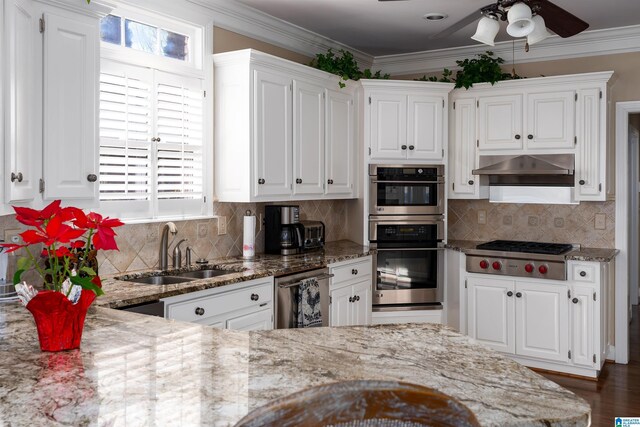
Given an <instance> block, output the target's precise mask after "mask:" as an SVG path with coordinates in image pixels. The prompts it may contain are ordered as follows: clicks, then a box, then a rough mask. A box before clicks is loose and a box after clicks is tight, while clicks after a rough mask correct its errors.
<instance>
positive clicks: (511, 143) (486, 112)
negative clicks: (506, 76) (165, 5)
mask: <svg viewBox="0 0 640 427" xmlns="http://www.w3.org/2000/svg"><path fill="white" fill-rule="evenodd" d="M478 120H479V123H478V139H479V149H480V150H497V149H500V150H509V149H511V150H520V149H522V136H523V135H522V94H515V95H502V96H482V97H480V99H479V100H478Z"/></svg>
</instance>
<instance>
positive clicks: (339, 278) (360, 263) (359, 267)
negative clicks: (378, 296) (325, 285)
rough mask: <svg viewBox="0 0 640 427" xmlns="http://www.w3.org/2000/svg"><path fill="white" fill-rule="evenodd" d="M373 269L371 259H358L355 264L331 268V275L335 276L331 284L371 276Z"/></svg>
mask: <svg viewBox="0 0 640 427" xmlns="http://www.w3.org/2000/svg"><path fill="white" fill-rule="evenodd" d="M372 268H373V267H372V265H371V257H366V258H364V259H358V260H356V261H355V262H352V263H349V264H344V265H341V266H339V267H331V269H330V273H331V274H333V278H331V283H332V284H334V285H335V284H338V283H341V282H346V281H348V280H352V279H361V278H363V277H367V276H371V273H372V271H371V269H372Z"/></svg>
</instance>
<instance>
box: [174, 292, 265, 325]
mask: <svg viewBox="0 0 640 427" xmlns="http://www.w3.org/2000/svg"><path fill="white" fill-rule="evenodd" d="M252 298H253V299H252ZM272 299H273V285H272V284H271V283H265V284H262V285H257V286H252V287H250V288H245V289H240V290H238V291H233V292H225V293H222V294H217V295H212V296H209V297H201V298H196V299H193V300H189V301H185V302H180V303H175V304H171V305H170V306H169V307H168V308H167V317H168V318H169V319H176V320H183V321H186V322H194V321H199V320H202V319H206V318H208V317H212V316H218V315H220V314H224V313H229V312H231V311H236V310H241V309H244V308H251V307H255V308H256V309H258V308H260V307H271V306H272V305H273V303H272ZM265 304H266V305H265Z"/></svg>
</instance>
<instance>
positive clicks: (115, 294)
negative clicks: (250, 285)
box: [95, 240, 375, 308]
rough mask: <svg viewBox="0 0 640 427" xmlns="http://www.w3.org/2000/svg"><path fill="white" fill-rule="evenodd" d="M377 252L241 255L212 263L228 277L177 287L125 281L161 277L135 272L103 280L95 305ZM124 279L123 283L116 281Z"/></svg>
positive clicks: (344, 243) (336, 249) (341, 244)
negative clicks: (247, 256)
mask: <svg viewBox="0 0 640 427" xmlns="http://www.w3.org/2000/svg"><path fill="white" fill-rule="evenodd" d="M374 252H375V250H371V249H369V248H368V247H366V246H361V245H359V244H357V243H354V242H351V241H348V240H340V241H337V242H328V243H326V245H325V247H324V250H322V251H312V252H306V253H303V254H300V255H293V256H287V257H283V256H280V255H265V254H259V255H256V256H255V257H254V258H253V259H251V260H247V259H244V258H242V257H240V256H237V257H228V258H217V259H215V260H211V261H210V263H209V267H215V268H217V269H221V270H228V271H229V274H225V275H223V276H218V277H212V278H209V279H199V280H192V281H189V282H184V283H179V284H175V285H146V284H140V283H133V282H130V281H127V280H126V279H132V278H137V277H144V276H148V275H150V274H158V273H160V271H159V270H145V271H139V272H135V273H126V274H116V275H114V276H109V277H106V278H103V281H102V283H103V289H104V291H105V295H104V296H102V297H100V298H98V299H97V300H96V302H95V304H96V305H100V306H105V307H110V308H121V307H127V306H131V305H135V304H141V303H145V302H151V301H157V300H158V299H160V298H167V297H170V296H174V295H180V294H185V293H189V292H196V291H201V290H204V289H210V288H216V287H220V286H227V285H232V284H234V283H238V282H244V281H247V280H252V279H259V278H261V277H268V276H276V277H278V276H284V275H288V274H294V273H298V272H301V271H305V270H314V269H318V268H324V267H326V266H327V265H328V264H334V263H337V262H341V261H347V260H350V259H355V258H360V257H364V256H367V255H371V254H372V253H374ZM179 271H187V269H180V270H169V271H167V272H163V274H164V275H172V274H177V273H176V272H179ZM116 277H117V278H121V279H122V280H119V279H116Z"/></svg>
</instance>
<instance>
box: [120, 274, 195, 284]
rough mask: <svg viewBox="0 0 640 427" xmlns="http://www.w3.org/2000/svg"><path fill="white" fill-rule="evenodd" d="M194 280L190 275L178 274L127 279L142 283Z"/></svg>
mask: <svg viewBox="0 0 640 427" xmlns="http://www.w3.org/2000/svg"><path fill="white" fill-rule="evenodd" d="M192 280H193V279H192V278H190V277H177V276H149V277H140V278H136V279H127V281H128V282H135V283H142V284H145V285H175V284H177V283H185V282H190V281H192Z"/></svg>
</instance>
